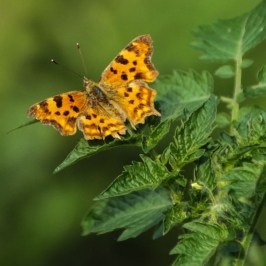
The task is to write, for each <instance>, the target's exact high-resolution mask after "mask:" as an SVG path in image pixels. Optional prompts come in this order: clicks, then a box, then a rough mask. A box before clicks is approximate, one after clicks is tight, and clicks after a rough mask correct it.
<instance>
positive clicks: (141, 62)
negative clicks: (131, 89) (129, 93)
mask: <svg viewBox="0 0 266 266" xmlns="http://www.w3.org/2000/svg"><path fill="white" fill-rule="evenodd" d="M152 53H153V47H152V39H151V37H150V35H142V36H139V37H137V38H136V39H134V40H133V41H132V42H131V43H130V44H129V45H127V46H126V48H125V49H123V50H122V51H121V52H120V53H119V54H118V56H117V57H116V58H115V59H114V60H113V61H112V62H111V64H110V65H109V66H108V67H107V68H106V69H105V70H104V72H103V73H102V76H101V79H100V81H99V83H100V84H106V85H111V86H122V85H125V84H126V83H128V82H129V81H131V80H144V81H147V82H152V81H154V80H155V78H156V77H157V76H158V72H157V70H156V69H155V67H154V66H153V64H152V63H151V56H152Z"/></svg>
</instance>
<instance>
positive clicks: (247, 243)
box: [236, 193, 266, 266]
mask: <svg viewBox="0 0 266 266" xmlns="http://www.w3.org/2000/svg"><path fill="white" fill-rule="evenodd" d="M265 203H266V193H264V197H263V198H262V200H261V202H260V204H259V207H258V209H257V211H256V213H255V214H254V217H253V221H252V225H251V227H250V228H249V230H248V232H246V234H245V237H244V239H243V240H242V247H243V249H242V250H241V251H240V254H239V258H238V260H237V263H236V266H244V264H245V262H246V258H247V255H248V251H249V247H250V244H251V240H252V237H253V235H254V232H255V229H256V228H257V225H258V221H259V219H260V216H261V214H262V210H263V209H264V206H265Z"/></svg>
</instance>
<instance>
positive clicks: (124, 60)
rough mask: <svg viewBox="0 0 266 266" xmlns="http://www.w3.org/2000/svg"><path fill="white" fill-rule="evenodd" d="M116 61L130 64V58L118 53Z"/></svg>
mask: <svg viewBox="0 0 266 266" xmlns="http://www.w3.org/2000/svg"><path fill="white" fill-rule="evenodd" d="M115 61H116V62H117V63H120V64H122V65H126V64H128V60H127V59H126V58H124V57H123V55H118V56H117V57H116V58H115Z"/></svg>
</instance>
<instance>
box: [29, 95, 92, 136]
mask: <svg viewBox="0 0 266 266" xmlns="http://www.w3.org/2000/svg"><path fill="white" fill-rule="evenodd" d="M87 108H88V103H87V96H86V91H71V92H67V93H63V94H59V95H56V96H54V97H51V98H48V99H46V100H43V101H41V102H39V103H36V104H34V105H32V106H31V107H30V108H29V109H28V111H27V115H28V117H32V118H36V119H38V120H40V121H41V122H42V123H43V124H47V125H52V126H53V127H54V128H55V129H57V130H58V131H59V132H60V133H61V135H73V134H75V133H76V131H77V127H76V124H77V118H78V116H79V115H80V114H81V113H83V112H84V111H85V110H86V109H87Z"/></svg>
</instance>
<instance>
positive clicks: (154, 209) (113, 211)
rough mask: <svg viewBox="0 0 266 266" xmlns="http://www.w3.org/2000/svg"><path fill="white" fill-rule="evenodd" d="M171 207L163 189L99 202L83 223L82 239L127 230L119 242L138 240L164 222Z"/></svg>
mask: <svg viewBox="0 0 266 266" xmlns="http://www.w3.org/2000/svg"><path fill="white" fill-rule="evenodd" d="M171 205H172V200H171V197H170V195H169V192H168V191H167V190H166V189H164V188H158V189H156V190H154V191H151V190H142V191H138V192H133V193H131V194H128V195H125V196H120V197H115V198H110V199H105V200H101V201H99V202H97V203H96V204H95V205H94V206H93V208H92V209H91V210H90V211H89V213H88V214H87V215H86V217H85V218H84V220H83V222H82V227H83V235H88V234H91V233H98V234H103V233H106V232H111V231H113V230H115V229H117V228H125V230H124V232H123V233H122V234H121V235H120V237H119V239H118V240H119V241H122V240H125V239H128V238H132V237H136V236H138V235H139V234H141V233H143V232H145V231H146V230H148V229H149V228H151V227H153V226H154V225H156V224H158V223H159V222H160V221H162V220H163V218H164V215H163V212H164V211H166V210H167V209H168V208H169V207H170V206H171Z"/></svg>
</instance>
